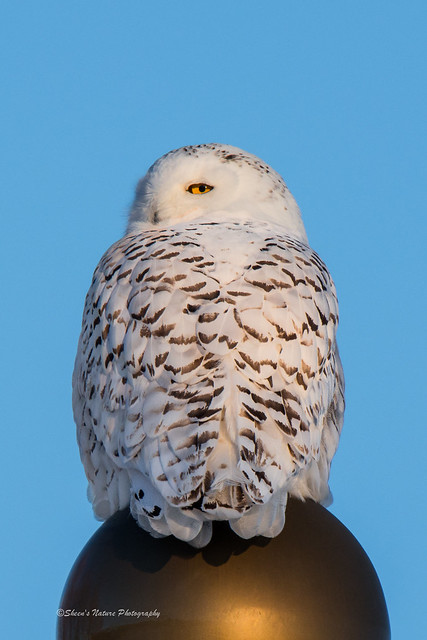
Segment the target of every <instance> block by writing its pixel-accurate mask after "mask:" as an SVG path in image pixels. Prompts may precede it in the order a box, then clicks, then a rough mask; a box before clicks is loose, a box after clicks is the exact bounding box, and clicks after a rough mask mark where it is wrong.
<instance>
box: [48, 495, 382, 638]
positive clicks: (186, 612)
mask: <svg viewBox="0 0 427 640" xmlns="http://www.w3.org/2000/svg"><path fill="white" fill-rule="evenodd" d="M60 607H61V610H62V611H63V615H62V617H59V618H58V634H57V638H58V640H76V639H77V640H89V639H90V640H136V639H138V640H141V639H144V640H145V639H147V640H184V639H185V640H323V639H324V640H389V638H390V626H389V620H388V614H387V607H386V604H385V600H384V595H383V592H382V589H381V585H380V582H379V580H378V577H377V575H376V573H375V569H374V568H373V566H372V564H371V562H370V560H369V558H368V557H367V555H366V554H365V552H364V551H363V549H362V547H361V546H360V545H359V543H358V542H357V540H356V539H355V538H354V536H353V535H352V534H351V533H350V532H349V531H348V530H347V529H346V528H345V527H344V525H343V524H341V522H340V521H339V520H337V519H336V518H335V517H334V516H333V515H332V514H331V513H329V511H327V510H326V509H325V508H323V507H322V506H320V505H319V504H316V503H314V502H312V501H307V502H300V501H298V500H293V499H291V500H289V502H288V507H287V513H286V524H285V528H284V530H283V531H282V533H281V534H280V535H279V536H277V537H276V538H273V539H268V538H262V537H257V538H252V539H251V540H243V539H242V538H239V537H238V536H236V535H235V534H234V533H233V532H232V531H231V529H230V528H229V526H228V524H227V523H225V522H216V523H214V531H213V537H212V541H211V542H210V543H209V544H208V545H207V546H206V547H205V548H204V549H200V550H198V549H194V548H192V547H191V546H189V545H188V544H186V543H184V542H181V541H179V540H177V539H175V538H173V537H172V536H170V537H168V538H163V539H155V538H152V537H151V536H150V535H149V534H148V533H146V532H145V531H143V530H142V529H140V528H139V527H138V526H137V524H136V523H135V521H134V520H133V518H132V517H131V516H130V514H129V512H128V511H127V510H125V511H121V512H119V513H117V514H115V515H114V516H112V517H111V518H110V519H109V520H108V521H107V522H105V523H104V524H103V525H102V526H101V527H100V528H99V529H98V531H97V532H96V533H95V534H94V535H93V536H92V538H91V539H90V540H89V542H88V543H87V545H86V546H85V547H84V549H83V551H82V552H81V554H80V555H79V557H78V558H77V560H76V562H75V564H74V567H73V568H72V570H71V573H70V576H69V578H68V581H67V583H66V585H65V588H64V593H63V596H62V602H61V605H60ZM150 613H151V615H150Z"/></svg>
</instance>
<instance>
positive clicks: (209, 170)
mask: <svg viewBox="0 0 427 640" xmlns="http://www.w3.org/2000/svg"><path fill="white" fill-rule="evenodd" d="M197 219H201V220H203V221H204V222H207V221H210V222H212V221H218V222H220V221H221V220H231V219H233V220H240V221H242V220H243V221H244V220H251V221H253V220H262V221H267V222H271V223H274V224H279V225H281V226H283V227H284V228H285V229H286V231H287V232H288V233H290V234H292V235H294V236H296V237H297V238H298V239H300V240H304V241H306V240H307V236H306V233H305V229H304V225H303V222H302V219H301V214H300V211H299V208H298V205H297V204H296V202H295V199H294V198H293V196H292V194H291V193H290V191H289V189H288V188H287V186H286V184H285V182H284V180H283V178H281V176H280V175H279V174H278V173H277V172H276V171H274V169H272V168H271V167H269V166H268V165H267V164H266V163H265V162H263V161H262V160H260V159H259V158H257V157H256V156H254V155H252V154H250V153H247V152H246V151H242V150H241V149H238V148H237V147H232V146H230V145H224V144H201V145H195V146H189V147H182V148H180V149H176V150H174V151H171V152H169V153H167V154H166V155H164V156H162V157H161V158H159V160H157V161H156V162H155V163H154V164H153V165H152V166H151V167H150V169H149V170H148V171H147V173H146V175H145V176H144V177H143V178H142V179H141V180H140V181H139V183H138V185H137V188H136V194H135V200H134V202H133V205H132V207H131V210H130V214H129V222H128V228H127V232H128V233H135V232H138V231H142V230H144V229H147V228H152V227H155V226H158V227H159V228H161V227H169V226H171V225H173V224H176V223H178V222H186V221H189V222H190V221H191V222H193V221H194V220H197Z"/></svg>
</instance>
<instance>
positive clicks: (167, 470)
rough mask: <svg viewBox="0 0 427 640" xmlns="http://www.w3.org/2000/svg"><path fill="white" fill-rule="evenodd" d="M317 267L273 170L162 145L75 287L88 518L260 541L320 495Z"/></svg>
mask: <svg viewBox="0 0 427 640" xmlns="http://www.w3.org/2000/svg"><path fill="white" fill-rule="evenodd" d="M337 323H338V306H337V298H336V293H335V287H334V284H333V281H332V279H331V276H330V275H329V272H328V270H327V268H326V266H325V265H324V263H323V262H322V261H321V259H320V258H319V257H318V255H317V254H316V253H315V252H314V251H313V250H312V249H311V248H310V247H309V245H308V240H307V236H306V233H305V230H304V225H303V222H302V220H301V215H300V212H299V209H298V206H297V204H296V202H295V200H294V198H293V197H292V195H291V193H290V192H289V190H288V188H287V187H286V184H285V183H284V181H283V179H282V178H281V177H280V175H279V174H278V173H276V172H275V171H274V170H273V169H271V168H270V167H269V166H268V165H267V164H266V163H264V162H262V161H261V160H260V159H258V158H257V157H255V156H253V155H251V154H249V153H246V152H245V151H242V150H241V149H237V148H235V147H231V146H228V145H222V144H202V145H197V146H188V147H183V148H181V149H177V150H175V151H171V152H170V153H168V154H166V155H165V156H163V157H162V158H160V159H159V160H157V162H155V163H154V164H153V166H152V167H151V168H150V169H149V170H148V172H147V174H146V175H145V177H144V178H143V179H142V180H140V182H139V183H138V185H137V188H136V195H135V200H134V203H133V205H132V207H131V210H130V214H129V222H128V227H127V230H126V234H125V236H124V237H123V238H122V239H121V240H119V241H118V242H116V243H115V244H113V246H112V247H111V248H110V249H108V251H107V252H106V253H105V254H104V256H103V257H102V259H101V261H100V263H99V265H98V266H97V268H96V270H95V273H94V276H93V280H92V284H91V287H90V289H89V292H88V294H87V297H86V303H85V307H84V313H83V322H82V331H81V336H80V341H79V345H78V352H77V358H76V363H75V369H74V375H73V409H74V418H75V421H76V424H77V437H78V444H79V448H80V455H81V459H82V462H83V465H84V468H85V471H86V475H87V478H88V481H89V498H90V500H91V501H92V504H93V509H94V512H95V515H96V516H97V517H98V518H99V519H101V520H104V519H106V518H108V517H109V516H110V515H112V514H113V513H115V512H116V511H117V510H119V509H123V508H125V507H127V506H128V505H130V510H131V513H132V515H133V517H134V518H135V520H136V521H137V522H138V524H139V526H140V527H142V528H143V529H145V530H146V531H149V532H150V533H151V534H152V535H153V536H155V537H163V536H168V535H171V534H173V535H174V536H176V537H177V538H179V539H181V540H185V541H187V542H189V543H191V544H192V545H194V546H196V547H202V546H204V545H206V544H207V543H208V542H209V540H210V538H211V534H212V521H213V520H227V521H229V524H230V527H231V528H232V529H233V530H234V531H235V532H236V533H237V534H238V535H239V536H241V537H243V538H250V537H252V536H256V535H262V536H267V537H274V536H276V535H278V534H279V533H280V531H281V530H282V528H283V526H284V522H285V510H286V501H287V497H288V495H291V496H296V497H298V498H300V499H305V498H311V499H313V500H316V501H319V502H322V503H323V504H325V503H326V504H327V503H328V502H329V501H330V492H329V487H328V478H329V470H330V465H331V460H332V457H333V455H334V453H335V451H336V448H337V445H338V440H339V436H340V432H341V427H342V422H343V413H344V395H343V394H344V379H343V372H342V367H341V362H340V358H339V354H338V348H337V343H336V338H335V335H336V329H337Z"/></svg>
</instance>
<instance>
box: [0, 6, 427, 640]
mask: <svg viewBox="0 0 427 640" xmlns="http://www.w3.org/2000/svg"><path fill="white" fill-rule="evenodd" d="M426 7H427V5H426V2H425V0H418V1H416V0H395V1H394V0H371V1H368V0H353V1H352V2H343V0H331V1H328V0H325V1H324V2H319V1H318V0H303V1H302V0H293V1H287V0H280V1H279V0H277V1H270V2H269V1H268V0H266V1H265V2H258V1H257V2H255V1H251V0H245V1H243V0H236V1H234V2H230V1H229V0H227V1H223V0H217V1H216V2H215V3H202V2H194V1H192V2H186V1H184V0H181V1H180V2H172V1H170V2H165V1H162V0H160V1H158V2H150V3H149V2H144V1H143V0H126V1H125V2H119V1H117V0H116V1H112V0H102V2H101V1H100V0H90V1H89V2H88V1H87V0H85V1H83V0H73V2H61V1H56V2H54V1H53V0H51V1H49V0H38V1H37V2H33V1H31V2H30V1H29V0H21V1H20V2H13V0H9V2H4V3H3V8H2V10H1V15H0V41H1V45H0V46H1V48H2V51H1V59H2V69H1V79H0V81H1V86H2V89H3V91H2V98H1V100H0V122H1V128H2V147H3V148H2V155H3V159H2V169H1V183H2V187H1V189H0V199H1V210H2V227H3V230H2V233H1V237H0V240H1V243H2V249H1V259H2V271H1V273H2V296H1V298H2V305H1V307H2V308H1V317H2V320H1V322H2V335H3V338H2V362H3V364H2V367H1V376H2V382H1V391H2V395H3V402H2V405H3V410H2V417H3V420H4V425H3V429H2V438H1V441H2V452H3V455H2V495H3V498H4V501H5V504H4V506H3V507H2V513H3V524H2V527H1V534H0V535H1V548H2V550H3V552H5V554H4V559H3V560H2V571H1V574H2V582H4V594H3V595H2V596H1V599H2V604H3V606H4V611H5V613H4V614H3V619H2V630H3V634H4V637H7V638H12V637H16V638H30V637H31V638H32V639H33V640H38V639H40V640H46V638H48V637H52V636H53V634H54V628H55V624H56V615H55V612H56V609H57V606H58V602H59V599H60V595H61V591H62V588H63V585H64V582H65V580H66V577H67V575H68V572H69V570H70V568H71V566H72V564H73V562H74V559H75V558H76V556H77V554H78V553H79V551H80V550H81V548H82V547H83V545H84V544H85V542H86V541H87V540H88V538H89V537H90V536H91V534H92V533H93V532H94V531H95V530H96V528H97V527H98V526H99V525H98V523H97V522H96V521H95V520H94V518H93V516H92V512H91V508H90V505H89V503H88V502H87V501H86V495H85V491H86V482H85V478H84V473H83V468H82V466H81V464H80V460H79V456H78V450H77V445H76V442H75V428H74V424H73V420H72V414H71V394H70V379H71V373H72V368H73V361H74V355H75V349H76V343H77V338H78V334H79V329H80V322H81V313H82V306H83V300H84V296H85V294H86V291H87V288H88V286H89V282H90V279H91V275H92V271H93V269H94V267H95V265H96V263H97V261H98V260H99V258H100V256H101V254H102V253H103V251H104V250H105V249H106V248H107V247H108V246H109V245H110V244H111V243H112V242H113V241H115V240H116V239H117V238H119V237H120V235H121V234H122V233H123V230H124V225H125V215H126V211H127V207H128V205H129V203H130V201H131V199H132V195H133V188H134V185H135V183H136V181H137V179H138V178H139V177H140V176H141V175H142V174H143V173H144V172H145V170H146V169H147V167H148V166H149V165H150V164H151V163H152V162H153V161H154V160H155V159H156V158H157V157H158V156H160V155H162V154H163V153H165V152H166V151H168V150H169V149H172V148H176V147H179V146H181V145H183V144H192V143H200V142H210V141H219V142H226V143H229V144H233V145H236V146H239V147H242V148H244V149H246V150H248V151H251V152H252V153H255V154H256V155H259V156H260V157H261V158H263V159H264V160H266V161H267V162H268V163H270V164H271V165H272V166H273V167H274V168H275V169H277V170H278V171H279V172H280V173H282V175H283V176H284V178H285V180H286V181H287V183H288V185H289V187H290V189H291V190H292V191H293V193H294V195H295V197H296V199H297V201H298V202H299V204H300V207H301V209H302V213H303V217H304V221H305V224H306V228H307V231H308V235H309V239H310V242H311V244H312V246H313V247H314V248H315V249H316V250H317V251H318V252H319V253H320V255H321V256H322V257H323V259H324V260H325V261H326V263H327V264H328V266H329V268H330V270H331V272H332V274H333V276H334V279H335V282H336V285H337V289H338V293H339V299H340V305H341V325H340V330H339V341H340V345H341V353H342V358H343V362H344V367H345V372H346V378H347V413H346V421H345V427H344V434H343V437H342V440H341V445H340V448H339V451H338V454H337V456H336V459H335V461H334V463H333V468H332V477H331V485H332V490H333V493H334V496H335V502H334V505H333V506H332V511H333V513H334V514H335V515H336V516H337V517H338V518H339V519H340V520H341V521H342V522H343V523H344V524H345V525H346V526H347V527H348V528H349V529H350V530H351V531H352V532H353V534H354V535H355V536H356V537H357V538H358V540H359V542H360V543H361V544H362V546H363V547H364V548H365V550H366V552H367V553H368V555H369V556H370V558H371V560H372V562H373V564H374V566H375V568H376V570H377V572H378V574H379V577H380V579H381V582H382V585H383V588H384V592H385V595H386V599H387V603H388V607H389V613H390V618H391V624H392V630H393V638H394V640H400V639H402V640H403V639H407V638H411V640H417V639H420V640H421V638H424V637H425V601H426V596H427V594H426V586H425V576H426V566H425V544H426V537H427V533H426V514H425V506H424V512H423V504H424V505H425V485H426V477H425V472H424V470H425V467H426V444H427V443H426V439H425V431H426V416H425V408H424V405H425V397H426V389H425V386H426V383H425V366H426V287H425V273H426V250H425V245H426V239H425V234H426V156H425V150H426V102H427V96H426V57H427V56H426V44H425V35H426V31H427V24H426V23H427V21H426V17H427V11H426ZM4 225H6V229H4ZM423 474H424V475H423ZM9 625H10V628H9Z"/></svg>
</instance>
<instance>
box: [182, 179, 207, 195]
mask: <svg viewBox="0 0 427 640" xmlns="http://www.w3.org/2000/svg"><path fill="white" fill-rule="evenodd" d="M212 189H213V187H210V186H209V185H208V184H205V183H204V182H197V183H196V184H190V186H189V187H187V191H188V192H189V193H192V194H194V195H196V196H201V195H202V194H204V193H208V191H212Z"/></svg>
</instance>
